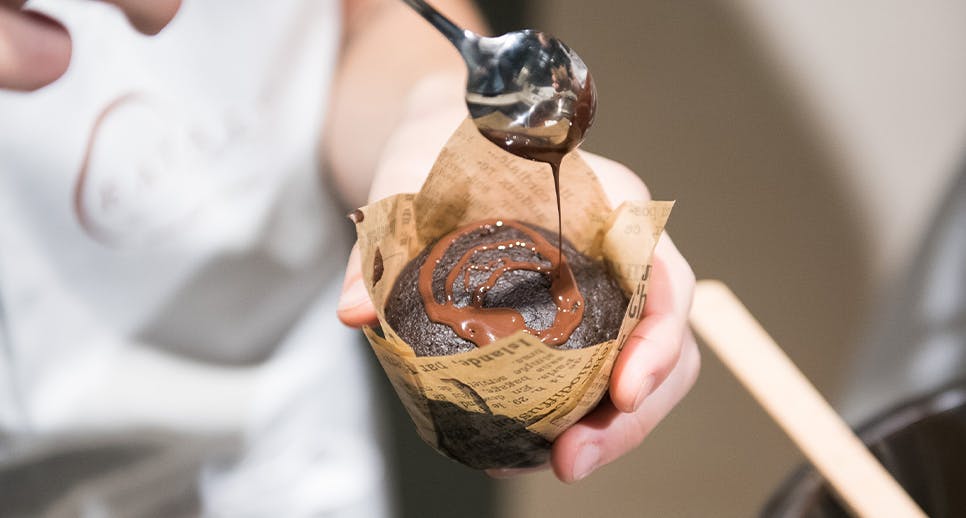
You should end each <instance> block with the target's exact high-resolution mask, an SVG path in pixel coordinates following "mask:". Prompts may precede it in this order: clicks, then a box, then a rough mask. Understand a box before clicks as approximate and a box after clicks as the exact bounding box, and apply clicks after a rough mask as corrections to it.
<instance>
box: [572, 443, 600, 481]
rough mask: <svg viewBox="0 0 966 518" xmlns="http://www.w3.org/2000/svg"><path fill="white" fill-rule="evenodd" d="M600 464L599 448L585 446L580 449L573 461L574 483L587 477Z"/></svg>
mask: <svg viewBox="0 0 966 518" xmlns="http://www.w3.org/2000/svg"><path fill="white" fill-rule="evenodd" d="M599 462H600V448H599V447H598V446H597V445H596V444H587V445H585V446H584V447H583V448H581V450H580V453H578V454H577V459H576V460H575V461H574V481H577V480H581V479H584V478H586V477H587V475H590V474H591V473H593V472H594V470H595V469H597V464H598V463H599Z"/></svg>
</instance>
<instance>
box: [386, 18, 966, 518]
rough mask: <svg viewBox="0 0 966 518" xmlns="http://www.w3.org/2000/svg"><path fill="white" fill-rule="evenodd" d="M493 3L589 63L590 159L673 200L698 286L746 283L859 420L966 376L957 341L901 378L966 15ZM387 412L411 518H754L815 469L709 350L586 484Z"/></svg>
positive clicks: (809, 368)
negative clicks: (617, 167)
mask: <svg viewBox="0 0 966 518" xmlns="http://www.w3.org/2000/svg"><path fill="white" fill-rule="evenodd" d="M481 5H482V7H483V8H484V10H486V11H487V14H488V15H489V16H490V19H491V21H492V25H493V27H494V30H495V32H503V31H505V30H509V29H516V28H521V27H534V28H539V29H541V30H545V31H549V32H552V33H554V34H555V35H556V36H558V37H560V38H561V39H563V40H564V41H566V42H568V44H569V45H570V46H572V47H573V48H575V49H576V50H577V51H578V52H579V53H580V55H581V57H582V58H583V59H584V60H585V61H586V62H587V64H588V65H589V66H590V69H591V71H592V73H593V74H594V77H595V79H596V81H597V85H598V89H599V93H600V106H599V111H598V118H597V122H596V125H595V128H594V130H593V131H592V132H591V133H590V138H589V140H588V142H587V143H586V145H585V148H586V149H589V150H592V151H594V152H597V153H600V154H603V155H606V156H608V157H611V158H615V159H617V160H619V161H622V162H624V163H626V164H627V165H628V166H630V167H631V168H632V169H633V170H635V171H637V172H638V173H639V174H640V175H641V176H642V177H643V179H644V180H645V182H646V183H647V184H648V186H649V187H650V189H651V192H652V193H653V195H654V197H655V198H658V199H675V200H677V205H676V206H675V212H674V214H673V215H672V218H671V222H670V225H669V231H670V233H671V235H673V237H674V239H675V241H676V243H677V245H678V247H679V248H680V249H681V250H682V252H683V253H684V255H685V256H686V257H688V258H689V260H690V261H691V263H692V266H693V267H694V269H695V271H696V273H697V276H698V277H699V278H708V277H714V278H719V279H723V280H725V281H726V282H727V283H729V284H730V285H731V287H732V289H734V290H735V292H736V293H737V294H738V295H739V296H740V297H741V298H742V299H743V301H744V302H745V303H746V304H747V305H748V306H749V308H750V309H751V310H752V312H753V313H754V314H755V315H756V316H757V317H758V318H759V319H760V320H761V321H762V323H763V324H764V326H765V327H766V328H767V329H768V330H769V331H770V333H771V334H772V335H773V336H774V337H775V338H776V339H777V341H778V342H779V343H780V344H782V346H783V347H784V348H785V350H786V351H787V353H788V354H789V356H790V357H791V358H792V359H793V360H794V361H795V362H796V363H797V364H798V365H799V367H800V368H801V369H802V370H803V371H804V372H805V374H806V375H807V376H808V377H809V378H810V379H811V380H812V381H813V382H814V383H815V384H816V386H817V387H818V389H819V390H820V391H821V392H822V393H823V394H824V395H825V396H826V397H827V398H829V399H830V401H832V402H833V403H834V404H835V405H836V406H837V407H838V408H839V409H840V410H842V411H843V412H844V413H845V415H846V416H847V417H848V418H849V419H850V420H851V421H853V422H858V421H861V420H862V419H863V418H865V417H867V416H869V415H871V414H872V413H874V412H876V411H878V410H881V409H882V408H884V407H886V406H888V405H890V404H892V403H895V402H897V401H898V400H899V399H902V398H904V397H908V396H910V395H912V394H916V393H919V392H922V391H925V390H929V389H931V388H934V387H936V386H939V385H941V384H942V383H944V382H945V381H948V380H949V379H951V378H952V377H955V376H957V374H958V373H961V372H962V366H963V342H962V341H961V340H960V341H959V342H954V345H953V346H952V347H951V348H949V347H947V348H946V349H942V350H940V352H939V353H936V354H933V360H932V364H933V366H936V367H937V368H935V369H933V370H932V371H930V372H931V374H930V375H928V376H924V375H922V372H918V373H914V374H908V373H906V372H905V371H907V370H908V369H904V367H907V366H908V365H909V361H910V360H909V358H910V357H911V355H914V354H915V353H916V349H917V347H919V345H918V344H916V343H913V342H915V341H916V340H913V338H916V337H912V338H910V337H909V336H908V333H903V332H902V330H904V329H906V328H908V327H913V326H914V325H915V323H914V322H913V323H908V322H907V321H908V320H909V319H912V318H915V317H916V316H917V315H915V314H914V313H915V312H914V311H912V308H913V307H914V306H917V305H918V304H919V302H920V301H918V300H917V298H916V297H919V296H921V293H919V291H921V290H917V289H916V288H917V287H920V286H922V285H923V283H924V282H925V281H923V278H922V274H923V271H922V270H929V269H930V268H931V266H930V264H929V261H931V260H934V255H935V254H933V253H932V252H931V249H933V248H935V247H936V246H937V244H936V243H932V242H930V240H931V239H932V240H942V242H943V243H948V242H949V239H944V238H943V236H942V235H939V234H937V232H936V231H935V230H934V229H935V228H936V227H937V224H938V223H937V222H934V221H933V220H934V218H935V217H936V215H937V213H938V211H939V210H940V207H941V205H942V203H941V202H942V200H943V198H944V197H945V196H946V193H947V191H949V190H950V189H951V188H952V186H953V185H954V182H955V180H956V176H957V174H960V175H962V173H959V171H960V170H961V169H962V166H961V164H963V162H964V159H966V2H961V1H937V2H930V3H928V5H924V4H920V3H912V2H879V1H872V0H857V1H853V2H846V3H842V2H834V1H831V0H819V1H817V2H795V1H792V0H782V1H773V0H737V1H731V2H721V1H710V2H668V1H639V2H631V1H614V2H586V1H576V0H554V1H552V2H551V1H549V0H539V1H528V2H513V1H489V2H487V1H483V2H481ZM960 184H961V185H966V183H964V182H960ZM960 199H962V196H960ZM958 228H962V227H958ZM953 235H955V232H954V234H953ZM946 237H948V236H946ZM917 268H918V269H919V270H920V271H919V272H918V273H919V274H920V275H919V276H918V277H917V275H916V273H917V272H916V269H917ZM962 269H963V268H962V267H960V268H959V270H962ZM960 275H961V274H960ZM953 279H958V280H959V281H963V280H964V279H963V278H962V277H953ZM960 284H961V286H959V287H958V289H959V292H958V293H960V294H962V293H963V291H966V285H962V284H964V283H962V282H961V283H960ZM948 288H949V289H950V290H952V289H955V288H957V287H956V286H949V287H948ZM947 300H949V297H947ZM955 300H959V304H960V311H962V300H961V299H953V302H955ZM907 308H908V310H907ZM956 318H958V319H959V320H957V321H956V322H958V323H956V324H955V325H956V326H958V327H955V328H951V329H953V330H958V332H959V333H960V335H959V336H963V334H964V333H963V331H964V330H966V324H963V322H962V320H963V315H962V314H959V316H958V317H956ZM907 324H908V325H907ZM897 330H898V331H897ZM920 352H921V351H920ZM937 354H938V356H937ZM873 367H874V368H873ZM958 375H960V376H961V374H958ZM387 390H388V389H387ZM388 406H389V407H391V408H390V411H391V412H393V413H394V422H395V423H396V425H397V428H398V429H397V430H396V431H394V434H395V435H396V437H397V438H398V440H397V441H396V444H395V445H394V448H395V454H396V460H395V462H396V466H397V467H398V468H399V469H400V473H402V476H401V478H400V479H399V480H400V489H399V496H400V501H401V502H402V508H403V509H404V514H405V515H406V516H412V517H417V516H463V517H475V516H480V517H484V516H503V517H509V518H523V517H527V518H540V517H556V518H566V517H587V516H661V517H674V516H753V515H755V514H757V512H758V511H759V510H760V509H761V507H762V505H763V504H764V502H765V501H766V500H767V498H768V496H769V495H770V494H771V493H772V492H773V491H774V490H775V489H776V488H777V487H778V485H779V484H780V483H781V481H782V480H783V479H784V478H785V476H786V475H787V474H788V473H789V472H790V471H791V470H793V469H794V467H795V466H796V465H798V464H800V463H801V462H802V458H801V456H800V455H799V454H798V453H797V451H796V450H795V449H794V447H793V446H792V444H791V443H790V441H789V440H788V439H787V438H785V436H784V435H783V434H782V433H781V432H780V431H779V430H778V428H777V427H776V426H775V425H774V424H772V422H771V421H770V419H769V418H768V417H767V416H766V415H765V414H764V413H763V411H762V410H760V409H759V408H758V407H757V406H756V404H755V403H754V402H753V401H752V399H751V398H750V397H749V396H748V395H747V394H746V393H745V392H744V391H743V389H742V388H741V387H740V386H739V385H738V384H737V382H736V381H735V380H734V379H732V377H731V376H730V375H729V374H728V373H727V372H726V371H725V370H724V368H723V366H722V365H721V364H720V363H719V362H718V361H717V359H716V358H714V357H713V356H712V355H711V353H710V352H708V351H707V350H704V366H703V370H702V374H701V377H700V378H699V380H698V383H697V385H696V386H695V388H694V390H693V391H692V392H691V394H690V395H689V396H688V397H687V398H686V399H685V400H684V402H683V403H682V404H681V405H680V406H679V407H677V408H676V409H675V411H674V412H673V413H672V414H671V416H670V417H669V418H668V419H667V420H666V421H665V422H664V423H663V424H662V425H661V426H660V427H659V428H658V429H657V430H656V431H655V432H654V433H652V435H651V436H650V437H649V438H648V439H647V440H646V441H645V443H644V444H643V446H642V447H640V448H639V449H638V450H637V451H636V452H634V453H633V454H631V455H628V456H627V457H625V458H623V459H621V460H619V461H618V462H615V463H614V464H612V465H610V466H607V467H605V468H603V469H601V470H600V471H599V472H597V473H595V474H594V475H593V476H592V477H590V478H589V479H587V480H585V481H583V482H580V483H578V484H576V485H573V486H566V485H563V484H561V483H559V482H557V481H556V479H554V478H553V476H552V475H550V474H548V473H544V474H538V475H530V476H525V477H521V478H518V479H516V480H512V481H492V480H490V479H488V478H486V477H485V476H483V475H481V474H478V473H476V472H473V471H471V470H468V469H464V468H462V467H460V466H457V465H455V464H454V463H451V462H449V461H447V460H445V459H442V458H440V457H439V456H438V455H436V454H435V453H434V452H432V451H430V450H429V448H428V447H426V446H424V445H423V444H422V443H421V442H420V441H419V439H418V438H417V437H416V436H415V432H414V431H412V425H411V424H410V423H409V422H408V417H406V416H405V415H404V414H403V412H402V410H401V408H399V405H397V404H395V401H391V402H390V404H389V405H388ZM427 494H432V495H435V497H434V498H431V499H428V498H426V497H425V496H426V495H427ZM436 497H439V498H436Z"/></svg>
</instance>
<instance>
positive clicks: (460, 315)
mask: <svg viewBox="0 0 966 518" xmlns="http://www.w3.org/2000/svg"><path fill="white" fill-rule="evenodd" d="M502 226H506V227H509V228H513V229H515V230H518V231H520V232H521V233H522V234H523V235H525V236H526V237H527V239H525V240H524V239H511V240H505V241H500V242H495V243H485V244H481V245H477V246H475V247H472V248H470V249H469V250H467V251H466V253H464V254H463V255H462V256H461V257H460V258H459V260H458V261H457V262H456V264H455V265H454V266H453V268H452V269H451V270H450V271H449V272H448V273H447V275H446V280H445V285H444V287H443V293H444V297H445V300H443V301H439V300H437V299H436V296H435V295H434V294H433V271H434V270H435V269H436V267H437V265H438V264H439V263H440V261H441V260H442V258H443V255H444V254H445V253H446V251H447V250H448V249H449V248H450V247H451V246H452V245H453V243H455V242H456V240H458V239H460V238H463V237H466V236H469V235H471V234H473V233H477V232H484V233H486V232H489V231H492V229H493V228H495V227H502ZM516 247H521V248H526V249H529V250H530V251H531V252H532V254H533V255H535V256H536V257H535V259H532V260H520V259H514V258H512V257H511V256H510V252H511V251H512V250H513V249H514V248H516ZM489 250H499V251H503V250H505V251H506V252H507V254H506V256H505V257H500V258H498V259H495V260H492V261H489V262H487V263H485V264H472V259H473V256H474V255H476V254H477V253H480V252H485V251H489ZM553 251H554V246H553V244H551V243H550V242H549V241H547V239H546V238H544V237H543V236H542V235H540V233H539V232H537V231H535V230H533V229H532V228H530V227H528V226H526V225H524V224H522V223H520V222H517V221H512V220H499V219H491V220H486V221H482V222H477V223H473V224H470V225H467V226H464V227H462V228H459V229H456V230H454V231H453V232H450V233H449V234H447V235H446V236H444V237H443V238H442V239H440V240H439V241H438V242H437V243H436V244H435V245H434V246H433V248H432V249H431V250H430V252H429V255H428V256H427V257H426V261H425V262H424V263H423V266H422V267H421V268H420V270H419V281H418V287H419V293H420V296H421V297H422V299H423V303H424V304H425V306H426V314H427V315H428V316H429V319H430V320H432V321H433V322H436V323H439V324H445V325H448V326H449V327H450V328H452V329H453V331H454V332H455V333H456V334H457V335H459V336H460V337H461V338H463V339H465V340H468V341H470V342H473V343H474V344H476V345H477V347H482V346H484V345H487V344H490V343H492V342H494V341H496V340H498V339H500V338H504V337H507V336H510V335H511V334H513V333H515V332H517V331H520V330H526V331H527V332H529V333H530V334H532V335H534V336H536V337H538V338H539V339H540V340H541V341H543V343H545V344H547V345H550V346H557V345H560V344H563V343H564V342H566V341H567V339H568V338H570V334H571V333H572V332H573V331H574V329H576V328H577V326H578V325H580V321H581V319H582V318H583V314H584V299H583V296H582V295H581V294H580V291H579V290H578V289H577V281H576V279H574V274H573V271H571V269H570V265H569V264H567V261H566V259H565V258H564V257H563V255H562V254H560V253H559V252H560V249H559V248H558V249H557V251H558V253H557V254H554V253H553ZM555 255H556V258H554V256H555ZM541 259H543V260H541ZM545 263H549V265H546V264H545ZM513 270H529V271H535V272H540V273H546V274H547V275H549V276H550V295H551V297H552V299H553V301H554V304H555V305H556V306H557V314H556V316H555V318H554V321H553V323H552V324H551V325H550V327H548V328H546V329H543V330H535V329H531V328H529V327H527V325H526V322H524V319H523V315H521V314H520V312H519V311H517V310H515V309H511V308H487V307H484V305H483V303H484V299H485V297H486V293H487V292H488V291H489V290H490V289H491V288H493V286H495V285H496V283H497V281H498V280H499V279H500V277H501V276H502V275H503V274H505V273H507V272H509V271H513ZM473 271H477V272H478V271H484V272H489V275H488V276H487V277H486V279H485V280H484V281H483V283H481V284H479V285H471V278H470V273H471V272H473ZM460 280H462V283H463V287H464V289H466V290H467V291H468V292H470V293H471V297H470V301H469V303H468V304H467V305H465V306H462V307H457V306H456V304H455V300H454V294H453V293H454V288H455V286H456V283H457V282H458V281H460Z"/></svg>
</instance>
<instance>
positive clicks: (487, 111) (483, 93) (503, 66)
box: [403, 0, 597, 166]
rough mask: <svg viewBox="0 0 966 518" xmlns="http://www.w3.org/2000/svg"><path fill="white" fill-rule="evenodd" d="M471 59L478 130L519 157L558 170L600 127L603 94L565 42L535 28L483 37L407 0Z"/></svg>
mask: <svg viewBox="0 0 966 518" xmlns="http://www.w3.org/2000/svg"><path fill="white" fill-rule="evenodd" d="M403 1H404V2H405V3H406V4H408V5H409V6H410V7H412V8H413V9H415V10H416V11H417V12H418V13H419V14H421V15H422V16H423V18H425V19H426V20H428V21H429V22H430V23H431V24H432V25H433V26H434V27H436V29H438V30H439V31H440V32H441V33H443V35H444V36H446V38H447V39H448V40H449V41H450V42H452V43H453V45H454V46H455V47H456V48H457V50H459V52H460V54H461V55H462V56H463V60H464V61H466V66H467V68H468V70H469V75H468V77H467V81H466V106H467V108H469V112H470V116H471V117H472V118H473V122H475V123H476V127H477V128H478V129H479V130H480V133H482V134H483V136H485V137H486V138H488V139H489V140H490V141H492V142H493V143H495V144H497V145H498V146H500V147H502V148H504V149H506V150H507V151H509V152H510V153H513V154H515V155H518V156H522V157H525V158H529V159H531V160H538V161H541V162H547V163H549V164H551V166H555V165H556V166H559V163H560V160H561V159H562V158H563V155H565V154H566V153H567V152H569V151H571V150H573V149H574V148H576V147H577V146H578V145H579V144H580V143H581V142H582V141H583V139H584V135H585V134H586V132H587V130H588V129H589V128H590V126H591V124H593V122H594V113H595V112H596V109H597V94H596V90H595V88H594V81H593V79H592V78H591V76H590V73H589V71H588V70H587V65H585V64H584V62H583V60H581V59H580V57H579V56H577V54H576V53H575V52H574V51H573V50H571V49H570V48H569V47H567V46H566V45H564V44H563V42H561V41H560V40H558V39H556V38H554V37H552V36H550V35H548V34H545V33H542V32H537V31H533V30H523V31H514V32H510V33H507V34H504V35H503V36H498V37H492V38H491V37H483V36H480V35H478V34H476V33H473V32H472V31H469V30H466V29H462V28H460V27H458V26H456V25H455V24H454V23H453V22H452V21H450V20H449V19H447V18H446V17H445V16H443V15H442V14H440V13H439V11H437V10H436V9H434V8H433V7H431V6H430V5H429V4H427V3H426V2H424V1H422V0H403Z"/></svg>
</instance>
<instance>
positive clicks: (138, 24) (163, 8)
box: [103, 0, 181, 35]
mask: <svg viewBox="0 0 966 518" xmlns="http://www.w3.org/2000/svg"><path fill="white" fill-rule="evenodd" d="M103 1H104V2H106V3H109V4H114V5H116V6H117V7H118V8H120V9H121V11H123V12H124V15H125V16H127V19H128V21H130V22H131V25H132V26H134V28H135V29H137V30H138V31H139V32H142V33H144V34H148V35H155V34H157V33H159V32H161V29H163V28H164V27H165V26H166V25H168V23H169V22H170V21H171V20H172V19H173V18H174V15H175V14H177V12H178V8H180V7H181V0H103Z"/></svg>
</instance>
